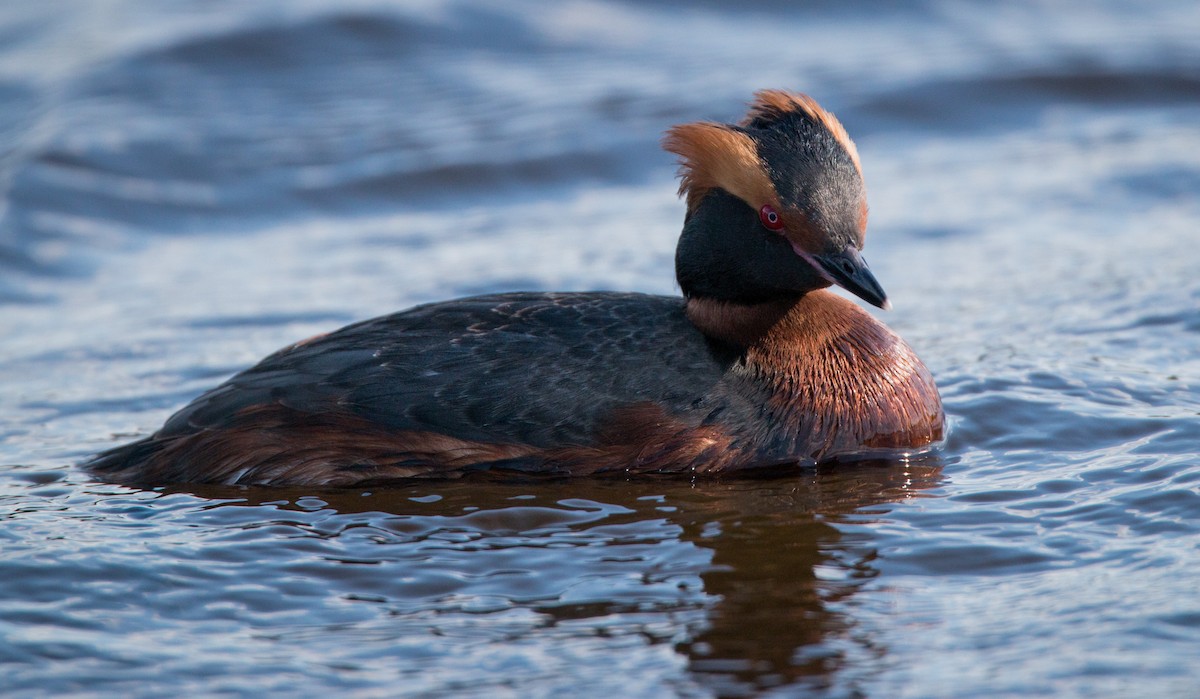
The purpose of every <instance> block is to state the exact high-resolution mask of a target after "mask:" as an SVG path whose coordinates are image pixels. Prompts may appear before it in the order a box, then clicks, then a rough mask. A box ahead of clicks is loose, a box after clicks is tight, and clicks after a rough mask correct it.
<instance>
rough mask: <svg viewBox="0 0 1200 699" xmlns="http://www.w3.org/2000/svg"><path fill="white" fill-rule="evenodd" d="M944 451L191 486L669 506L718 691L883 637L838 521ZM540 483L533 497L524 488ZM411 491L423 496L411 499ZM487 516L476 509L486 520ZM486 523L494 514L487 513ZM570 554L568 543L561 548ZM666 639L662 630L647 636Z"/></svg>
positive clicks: (811, 668)
mask: <svg viewBox="0 0 1200 699" xmlns="http://www.w3.org/2000/svg"><path fill="white" fill-rule="evenodd" d="M941 471H942V463H941V460H940V459H939V458H938V457H937V456H936V455H929V456H924V457H921V458H919V459H917V460H913V461H906V462H896V461H892V462H861V463H857V464H852V465H840V466H835V467H828V468H824V469H821V470H818V471H816V472H812V471H808V472H804V473H801V474H796V473H792V474H789V475H784V476H779V477H775V478H769V479H738V480H726V481H701V482H696V483H688V482H681V481H679V480H677V479H671V480H652V479H639V480H633V481H620V480H615V479H614V480H602V479H580V480H565V481H561V480H560V481H545V480H539V481H524V482H518V483H513V482H501V483H497V482H490V481H472V482H462V481H458V482H452V483H447V482H430V483H421V484H416V485H413V486H411V487H404V488H394V489H381V490H377V491H374V492H371V493H369V494H364V493H362V492H360V491H326V492H321V493H317V494H313V493H312V492H311V491H295V490H281V489H264V488H257V489H230V488H222V487H206V488H198V487H192V488H189V490H188V492H191V493H194V494H197V495H201V496H205V497H216V498H229V497H234V498H238V499H244V500H249V501H250V503H249V504H265V503H281V502H290V503H295V504H296V505H302V504H303V503H304V502H305V500H306V499H308V500H309V501H310V502H311V499H312V498H317V499H318V501H319V502H322V503H324V504H323V505H321V506H322V507H327V508H330V509H333V510H336V511H337V512H338V513H343V514H348V513H362V512H382V513H391V514H392V515H395V514H405V515H418V516H421V515H432V516H446V517H458V516H462V515H463V513H464V512H468V511H475V512H479V511H483V512H494V513H495V514H497V515H499V516H498V517H497V518H496V521H497V522H500V521H502V522H503V525H491V526H497V527H500V528H502V529H504V530H506V531H510V532H511V531H513V529H514V528H516V529H517V530H532V529H534V528H536V527H537V526H538V525H537V523H535V522H522V521H520V520H519V519H517V520H514V519H513V518H512V517H511V516H509V515H511V513H512V512H514V510H513V508H515V507H521V506H523V505H536V506H539V507H543V508H544V507H547V506H555V504H556V503H558V502H561V501H563V500H567V499H579V500H588V501H592V502H596V503H603V504H605V505H610V506H618V508H625V509H624V510H619V509H615V512H614V513H613V514H609V515H606V516H604V517H603V518H602V519H601V520H599V522H598V523H600V524H604V525H611V524H614V523H620V522H629V523H634V524H636V523H637V522H640V521H647V520H649V519H653V520H662V519H664V518H666V519H667V520H669V521H670V522H671V523H673V524H675V525H677V526H678V527H679V528H680V530H681V533H680V537H679V538H680V540H681V541H685V542H688V543H691V544H693V545H695V546H698V547H703V548H705V549H709V550H711V551H712V554H713V555H712V562H711V566H709V567H708V568H707V569H706V570H704V571H702V572H701V573H700V577H701V579H702V581H703V585H704V592H705V593H706V594H708V595H710V596H712V597H714V598H716V600H717V601H716V602H715V604H714V605H713V606H712V607H711V608H710V609H709V610H708V611H707V624H706V625H705V626H704V627H703V628H701V629H698V630H697V631H696V632H695V633H693V634H691V637H690V638H688V639H687V640H685V641H683V642H678V643H677V644H676V648H677V649H678V651H679V652H680V653H682V654H684V655H685V656H686V657H687V658H688V660H689V667H690V670H691V673H692V676H693V679H694V680H695V681H697V682H698V683H699V684H701V685H703V686H705V687H707V688H708V689H709V690H710V691H714V692H715V693H716V694H718V695H719V696H743V695H750V694H754V693H756V692H757V691H759V690H761V689H764V688H766V687H771V686H779V685H792V686H795V687H796V688H802V687H809V688H812V689H819V688H822V687H827V686H831V685H834V684H837V683H838V682H840V681H842V679H844V678H840V677H839V675H840V673H841V672H842V671H844V670H847V669H849V667H850V666H851V665H852V664H853V663H855V662H858V661H862V660H863V659H871V658H874V659H878V658H879V657H881V656H882V655H883V654H885V652H886V649H884V648H880V647H875V646H874V644H873V643H872V641H871V639H870V638H869V637H868V636H866V635H865V632H863V631H860V630H856V629H855V620H854V619H853V618H852V617H851V616H849V615H848V614H847V613H846V612H845V611H843V610H844V609H845V607H844V605H843V603H844V602H846V601H847V600H849V599H850V598H851V597H852V596H853V595H854V593H855V592H856V591H857V590H858V589H860V587H861V585H862V584H863V583H864V582H865V581H868V580H870V579H872V578H873V577H874V576H875V575H876V574H877V572H876V570H875V569H874V568H873V566H872V561H873V560H874V558H875V556H876V551H875V550H874V548H873V547H872V545H871V542H870V541H869V540H863V541H859V540H856V537H854V536H852V535H848V534H846V533H845V528H844V527H843V528H839V527H838V526H836V525H837V524H838V523H839V521H842V520H845V518H846V516H847V515H853V516H854V519H855V521H856V522H859V523H863V522H868V521H869V520H870V518H871V517H872V516H874V515H877V514H883V513H884V512H886V506H887V505H888V504H890V503H895V502H898V501H901V500H904V499H908V498H912V497H919V496H920V495H921V491H922V490H926V489H929V488H932V487H935V486H937V485H939V484H940V482H941ZM528 495H532V496H534V497H533V498H531V499H528V500H526V499H523V498H524V497H525V496H528ZM414 498H415V499H414ZM478 521H479V520H476V522H477V523H478ZM482 526H484V527H487V526H489V525H482ZM564 555H567V554H564ZM535 608H536V611H538V612H539V613H542V614H545V615H547V616H548V617H549V618H550V619H551V620H552V621H553V622H563V621H568V620H577V619H581V618H583V619H586V618H601V617H604V616H606V615H609V614H612V613H614V612H619V611H627V610H628V609H629V605H627V604H625V603H623V602H622V601H621V600H620V599H612V600H610V601H608V602H607V603H591V604H586V605H556V604H538V605H536V607H535ZM651 640H652V641H655V642H662V639H651Z"/></svg>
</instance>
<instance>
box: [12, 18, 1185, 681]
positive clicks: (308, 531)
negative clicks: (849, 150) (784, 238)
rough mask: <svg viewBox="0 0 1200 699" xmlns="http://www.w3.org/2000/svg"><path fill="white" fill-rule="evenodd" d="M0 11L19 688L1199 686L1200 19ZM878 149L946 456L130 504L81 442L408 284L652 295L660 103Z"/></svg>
mask: <svg viewBox="0 0 1200 699" xmlns="http://www.w3.org/2000/svg"><path fill="white" fill-rule="evenodd" d="M331 7H332V6H329V5H327V4H326V3H318V2H312V3H303V2H301V3H296V2H286V3H282V2H281V3H270V2H264V3H257V4H248V3H237V2H213V1H211V0H208V1H205V2H180V3H171V4H170V5H169V6H168V5H167V4H163V3H154V2H146V1H145V0H140V1H139V0H125V1H120V0H117V1H114V2H109V3H93V2H77V3H69V2H59V3H38V4H29V3H9V4H7V5H5V6H4V7H3V8H2V9H0V97H2V100H0V105H2V106H0V183H2V191H3V192H4V197H3V208H2V209H0V329H2V330H3V332H2V333H0V386H3V389H2V390H0V416H3V419H2V420H0V464H4V465H3V467H2V468H0V498H2V499H0V517H2V518H3V519H2V521H0V693H4V694H6V695H11V696H20V697H25V696H47V695H78V696H122V697H127V696H134V697H136V696H146V697H150V696H168V695H170V696H176V695H179V696H217V695H220V696H242V695H245V696H263V695H286V696H327V695H330V694H332V693H337V694H338V695H342V696H354V697H375V696H480V697H483V696H487V697H492V696H505V695H519V696H522V697H527V696H532V697H537V696H562V695H573V696H622V697H643V696H645V697H660V696H689V697H690V696H696V697H704V696H742V695H766V696H805V697H808V696H812V697H850V696H869V697H961V696H972V697H1030V696H1054V697H1075V696H1077V697H1092V696H1107V697H1115V696H1138V697H1141V696H1153V697H1190V696H1193V695H1194V692H1195V686H1196V683H1197V681H1198V680H1200V670H1198V669H1197V665H1196V662H1195V659H1196V657H1197V651H1198V649H1200V601H1197V598H1196V595H1195V582H1194V581H1195V580H1196V579H1198V578H1200V484H1198V482H1200V458H1198V457H1197V453H1198V451H1200V448H1198V445H1200V353H1198V352H1197V349H1196V348H1197V346H1198V343H1200V275H1197V269H1200V252H1197V241H1198V240H1200V238H1198V237H1197V235H1198V234H1197V230H1198V229H1200V200H1198V199H1197V196H1196V193H1197V191H1200V127H1198V126H1197V124H1200V39H1197V37H1198V36H1200V33H1198V32H1197V27H1200V6H1197V5H1196V4H1195V3H1187V2H1163V3H1157V4H1153V5H1146V4H1137V5H1133V4H1130V5H1129V6H1126V5H1125V4H1121V3H1091V2H1089V3H1073V4H1062V3H1056V4H1054V5H1053V7H1051V6H1050V5H1045V4H1041V3H1033V2H1030V3H1004V4H1002V5H995V4H991V3H978V4H964V3H955V4H949V3H945V4H943V3H937V2H928V3H921V4H917V5H910V6H907V7H905V8H894V7H892V6H891V5H888V4H877V3H860V4H846V3H827V4H825V3H822V4H816V5H813V6H811V7H807V8H803V9H801V8H793V7H791V6H790V5H789V4H786V3H770V2H761V3H754V2H752V3H740V4H738V6H737V7H736V8H726V7H723V6H721V5H718V4H715V3H714V4H704V5H700V6H694V5H693V4H690V3H672V2H655V3H644V4H639V5H628V4H620V3H615V2H600V1H593V2H579V3H561V4H556V5H555V6H553V7H551V8H548V7H545V6H543V5H541V4H535V3H521V2H516V3H506V4H505V5H504V8H503V9H497V8H495V7H492V5H491V4H490V3H482V2H472V1H469V0H464V1H462V2H435V1H431V2H421V3H408V2H406V3H396V4H395V5H390V4H388V3H382V2H369V1H366V0H363V1H357V2H353V3H340V4H338V5H337V7H338V9H330V8H331ZM761 87H791V88H796V89H803V90H805V91H808V92H810V93H812V94H814V95H815V96H817V97H818V98H819V99H820V100H821V101H822V102H823V103H824V104H825V105H826V106H827V107H830V108H831V109H833V110H834V111H835V112H837V113H838V114H839V116H840V117H841V118H842V120H843V122H844V123H845V124H846V125H847V127H848V128H849V130H850V132H851V135H852V136H853V137H854V138H855V140H856V141H857V143H858V145H859V150H860V153H861V155H862V159H863V163H864V167H865V169H866V175H867V183H868V187H869V190H870V198H871V206H872V222H871V231H870V234H869V236H868V245H867V249H866V256H867V258H868V259H869V260H870V261H871V265H872V268H873V269H874V270H875V272H876V274H877V276H878V277H879V279H880V280H881V281H882V283H883V285H884V288H886V289H887V290H888V292H889V295H890V296H891V298H892V300H893V302H894V303H895V305H896V308H897V310H896V311H893V312H890V313H887V314H883V315H881V318H883V319H884V320H885V322H887V323H888V324H889V325H891V326H892V327H893V328H895V329H896V330H897V331H898V332H900V333H901V334H902V335H903V336H904V337H905V338H906V339H907V340H908V341H909V342H910V343H911V344H912V345H913V346H914V347H915V348H917V350H918V351H919V352H920V353H921V355H922V356H923V357H924V359H925V360H926V362H927V363H928V364H929V365H930V367H931V369H932V370H933V372H934V374H935V376H936V377H937V379H938V382H939V384H940V386H941V387H942V390H943V393H944V397H945V402H946V408H947V413H948V417H949V420H950V425H951V431H950V435H949V438H948V440H947V442H946V444H945V445H944V447H943V448H942V449H941V450H940V451H939V452H938V453H936V454H934V455H932V456H930V457H928V458H924V459H922V460H919V461H914V462H909V463H895V462H893V463H884V464H878V463H876V464H863V465H859V466H855V467H852V468H842V469H822V470H819V471H816V472H805V473H801V474H796V475H793V476H786V477H781V478H774V479H766V480H741V481H733V482H724V483H697V484H692V483H687V482H679V481H673V480H663V481H657V480H650V481H639V482H630V483H627V482H620V481H614V480H600V481H569V482H553V483H469V484H456V483H444V484H439V483H423V484H420V485H414V486H412V487H406V488H396V489H391V490H376V491H371V492H357V491H356V492H319V491H298V490H275V489H247V490H239V489H165V490H157V491H149V492H147V491H138V490H131V489H127V488H123V487H118V486H111V485H105V484H98V483H95V482H92V481H90V480H89V479H88V477H87V476H86V475H85V474H83V473H81V472H80V471H79V470H78V469H77V468H75V467H74V466H73V464H74V463H77V462H78V461H79V460H81V459H83V458H85V457H86V456H87V455H89V454H91V453H94V452H96V451H98V450H100V449H103V448H105V447H108V446H111V445H113V444H116V443H119V442H123V441H126V440H128V439H129V438H131V437H133V436H135V435H140V434H145V433H147V432H149V431H152V430H153V429H154V428H155V427H157V426H158V425H159V424H160V423H161V422H162V420H163V419H164V418H165V417H166V416H167V415H168V414H169V413H170V412H172V411H173V410H174V409H176V408H178V407H179V406H181V405H182V404H184V403H185V402H186V401H187V400H189V399H190V398H191V397H193V396H194V395H196V394H198V393H199V392H201V391H202V390H204V389H205V388H208V387H210V386H212V385H214V384H216V383H218V382H219V381H220V380H221V379H222V378H223V377H225V376H227V375H229V374H230V373H232V372H234V371H236V370H238V369H240V368H243V367H245V366H247V365H249V364H251V363H253V362H254V361H256V360H257V359H258V358H259V357H261V356H263V355H265V354H267V353H268V352H270V351H272V350H274V349H276V348H277V347H280V346H282V345H284V344H287V343H289V342H292V341H294V340H296V339H299V338H302V337H305V336H307V335H310V334H312V333H316V332H320V331H324V330H328V329H331V328H334V327H337V326H339V325H341V324H344V323H346V322H349V321H351V320H353V319H358V318H364V317H369V316H372V315H377V314H381V313H385V312H388V311H391V310H396V309H399V308H403V307H405V306H408V305H412V304H414V303H418V302H423V301H429V300H435V299H441V298H448V297H453V296H459V295H464V294H468V293H475V292H483V291H500V290H511V289H595V288H608V289H629V290H641V291H651V292H659V293H672V291H673V282H672V278H671V256H672V250H673V245H674V241H675V235H676V233H677V231H678V228H679V225H680V221H681V218H682V208H683V207H682V204H681V203H679V202H678V201H677V200H676V199H675V198H674V196H673V191H674V181H673V179H672V172H673V164H672V161H671V158H670V156H668V155H667V154H665V153H662V152H661V151H659V150H658V148H657V139H658V137H659V135H660V134H661V132H662V130H663V129H664V128H666V127H667V126H669V125H670V124H673V123H678V122H681V121H687V120H695V119H701V118H714V119H729V118H732V117H734V116H736V115H737V114H738V113H739V112H740V110H741V109H742V106H743V104H744V102H745V100H746V99H747V98H748V97H749V95H750V93H751V92H752V91H753V90H755V89H758V88H761Z"/></svg>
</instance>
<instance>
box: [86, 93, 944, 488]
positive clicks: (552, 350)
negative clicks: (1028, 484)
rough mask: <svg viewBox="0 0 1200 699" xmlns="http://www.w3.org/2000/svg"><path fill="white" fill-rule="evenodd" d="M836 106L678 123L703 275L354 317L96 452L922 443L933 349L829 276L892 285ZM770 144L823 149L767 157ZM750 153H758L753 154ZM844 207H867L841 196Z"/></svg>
mask: <svg viewBox="0 0 1200 699" xmlns="http://www.w3.org/2000/svg"><path fill="white" fill-rule="evenodd" d="M819 110H820V108H819V107H816V105H815V103H814V102H811V100H807V98H803V97H801V96H793V95H788V94H787V93H761V94H760V96H759V102H758V103H757V104H756V106H755V108H754V110H752V112H751V117H750V118H749V119H748V120H747V122H744V123H743V126H741V127H726V126H722V125H712V124H692V125H686V126H683V127H677V128H676V129H675V130H674V131H673V132H672V134H671V135H670V136H669V137H668V147H669V148H671V149H672V150H675V151H676V152H678V153H680V154H681V155H682V156H683V159H684V165H685V171H684V191H685V193H687V194H688V201H689V212H688V219H687V221H686V223H685V228H684V233H683V236H682V237H681V240H680V246H679V251H678V253H677V265H676V266H677V272H678V276H679V279H680V284H681V286H682V287H683V289H684V293H685V298H678V297H665V296H649V295H644V294H629V293H612V292H596V293H560V294H533V293H524V294H521V293H518V294H502V295H493V296H481V297H474V298H468V299H459V300H454V301H447V302H442V303H435V304H429V305H425V306H420V307H417V308H414V309H411V310H408V311H404V312H400V313H396V314H393V315H389V316H384V317H381V318H376V319H374V320H369V321H365V322H362V323H357V324H354V325H351V326H348V327H346V328H343V329H341V330H339V331H336V332H334V333H331V334H329V335H325V336H320V337H317V338H314V339H312V340H309V341H306V342H302V343H298V344H296V345H293V346H291V347H287V348H285V349H283V350H280V351H279V352H277V353H275V354H273V355H271V356H270V357H267V358H266V359H264V360H263V361H262V362H261V363H259V364H258V365H257V366H255V367H253V368H251V369H248V370H246V371H244V372H242V373H240V374H238V375H236V376H234V377H233V378H231V379H230V380H229V381H227V382H226V383H224V384H222V385H221V386H219V387H217V388H215V389H213V390H212V391H209V392H208V393H206V394H204V395H203V396H200V397H199V398H197V399H196V400H195V401H193V402H192V403H191V404H190V405H188V406H187V407H185V408H183V409H182V410H181V411H179V412H178V413H176V414H175V415H174V416H173V417H171V418H170V419H169V420H168V421H167V422H166V424H165V425H164V426H163V427H162V428H161V429H160V430H159V431H158V432H156V433H155V434H154V435H151V436H150V437H147V438H145V439H143V440H141V441H139V442H135V443H133V444H130V445H126V446H123V447H119V448H117V449H114V450H112V451H109V452H107V453H105V454H102V455H100V456H99V457H97V458H96V459H95V460H93V461H92V462H91V464H90V468H91V469H92V471H93V472H94V473H96V474H98V475H100V476H101V477H104V478H106V479H109V480H114V481H118V482H128V483H139V484H158V483H168V482H216V483H244V484H314V485H328V486H347V485H361V484H367V483H379V482H387V481H395V480H402V479H408V478H418V477H456V476H461V475H463V474H466V473H470V472H472V471H478V470H485V469H486V470H498V469H503V470H518V471H525V472H539V473H553V474H562V475H582V474H593V473H602V472H618V473H640V472H655V473H664V472H665V473H680V472H682V473H726V472H732V471H741V470H747V469H753V468H758V467H763V466H775V465H780V464H785V463H811V462H815V461H820V460H825V459H830V458H834V457H842V456H847V455H852V454H857V453H862V452H864V451H869V450H874V449H902V450H903V449H916V448H921V447H924V446H927V445H928V444H930V443H932V442H934V441H936V440H937V439H940V437H941V431H942V409H941V403H940V399H939V398H938V394H937V389H936V387H935V385H934V383H933V380H932V377H931V376H930V374H929V372H928V370H927V369H926V368H925V366H924V365H923V364H922V363H921V362H920V360H919V359H918V358H917V357H916V355H915V354H914V353H913V352H912V350H911V349H910V348H909V347H908V346H907V345H906V344H905V343H904V342H903V341H902V340H901V339H900V338H899V337H897V336H896V335H895V334H894V333H892V332H891V331H889V330H888V329H887V328H886V327H884V326H883V325H882V324H880V323H879V322H878V321H876V320H874V319H873V318H872V317H871V316H870V315H869V314H867V313H866V312H864V311H863V310H861V309H860V308H858V307H857V306H856V305H855V304H853V303H852V302H850V301H848V300H846V299H843V298H841V297H839V296H837V295H835V294H832V293H830V292H828V291H824V290H822V288H821V287H824V286H828V284H829V282H830V281H835V282H837V283H839V284H841V285H843V286H846V287H847V288H849V289H851V290H852V291H854V292H855V293H858V294H859V295H862V296H864V298H867V299H868V300H871V301H872V302H874V303H877V304H880V305H883V304H886V300H885V298H884V297H883V294H882V290H880V289H879V287H878V284H877V283H876V282H875V281H874V278H873V277H871V276H870V273H869V271H867V270H866V267H865V264H863V263H862V261H861V258H860V257H858V255H857V249H856V247H855V246H861V230H862V228H863V227H865V223H866V221H865V215H866V210H865V203H864V202H865V199H864V198H863V197H862V194H861V191H859V190H857V189H854V184H855V183H856V182H857V183H858V184H857V186H858V187H859V189H861V179H860V177H861V176H860V174H859V173H858V172H857V168H858V161H857V155H856V154H855V153H854V152H853V144H851V143H849V141H848V138H845V137H844V131H842V130H841V127H840V125H837V123H836V121H834V120H832V115H828V113H826V112H824V111H819ZM794 117H796V118H794ZM756 120H757V122H761V123H760V124H759V126H758V127H755V126H754V124H755V123H756ZM785 120H791V121H795V122H796V123H795V124H790V123H789V124H786V125H785V126H787V127H788V128H784V129H783V135H782V136H779V135H778V134H775V133H774V131H772V129H773V128H775V127H777V126H779V124H780V123H781V122H783V121H785ZM831 124H833V125H836V128H833V127H831V126H830V125H831ZM764 125H765V126H764ZM689 129H690V131H689ZM755 129H758V130H759V131H763V133H762V134H758V135H757V136H756V135H755V134H754V130H755ZM810 132H811V133H810ZM797 134H799V135H797ZM806 134H807V136H806ZM814 134H816V135H815V136H814ZM752 137H753V138H752ZM802 137H803V138H802ZM772 138H774V139H775V140H776V141H778V140H779V138H783V139H784V141H783V143H784V145H783V146H779V144H778V143H775V145H771V144H772V143H773V142H772V141H771V139H772ZM788 138H790V139H791V141H793V142H788V140H787V139H788ZM805 138H807V139H808V140H813V139H814V138H815V143H816V144H817V145H818V146H819V148H816V149H813V148H810V147H809V146H808V145H807V144H806V141H805ZM764 144H765V145H764ZM847 146H848V147H847ZM768 147H781V148H783V149H784V152H785V153H786V151H787V150H788V149H796V148H801V149H802V150H803V152H804V153H808V152H810V151H812V152H815V153H816V156H813V157H814V158H816V161H817V162H816V164H815V165H814V164H812V163H809V164H807V165H805V164H803V163H801V165H795V164H794V163H793V162H792V161H791V160H789V159H783V160H782V164H779V163H776V164H775V165H774V166H772V160H771V159H770V158H769V157H768V156H767V155H764V153H763V152H762V151H763V150H765V149H766V148H768ZM747 149H750V150H747ZM753 149H757V150H758V152H757V153H755V152H754V150H753ZM822 149H824V150H822ZM750 156H754V157H755V158H757V159H758V160H757V162H758V163H759V164H760V166H761V169H760V171H757V172H751V173H749V174H747V173H745V172H742V171H741V170H739V168H746V167H755V163H754V162H747V159H748V158H750ZM830 158H833V160H830ZM839 158H840V160H839ZM722 159H724V160H725V161H729V162H721V161H722ZM739 159H740V160H739ZM847 166H850V167H849V168H848V167H847ZM788 167H791V168H792V169H793V170H796V172H788ZM814 167H815V168H817V170H816V171H815V174H814V172H813V168H814ZM797 168H798V169H797ZM851 168H852V169H851ZM827 172H834V173H835V174H836V175H837V176H836V177H833V178H829V177H825V176H824V175H825V174H826V173H827ZM731 178H732V179H731ZM772 178H774V179H775V180H777V181H776V182H774V183H772ZM842 180H845V181H844V182H843V181H842ZM846 182H850V185H846ZM797 183H798V184H797ZM846 186H850V189H851V190H853V191H849V192H847V191H844V190H845V187H846ZM768 187H769V190H770V191H767V188H768ZM747 192H750V193H749V194H748V193H747ZM754 196H757V197H759V199H762V206H761V208H760V207H759V206H758V200H757V199H756V200H754V205H748V203H747V202H748V200H749V198H750V197H754ZM814 196H815V197H816V201H817V204H816V205H808V204H807V203H808V202H811V201H813V200H814V199H813V197H814ZM763 197H766V198H765V199H763ZM847 212H849V215H850V216H851V217H852V218H853V219H854V220H853V222H852V225H853V226H855V227H854V228H850V227H847V226H848V225H850V224H847V223H846V222H845V221H844V220H840V219H839V220H834V219H835V218H836V216H835V215H841V214H846V213H847ZM771 216H774V218H771ZM841 218H843V219H844V218H845V216H841ZM823 219H828V220H823ZM838 226H841V228H838ZM831 231H832V232H831Z"/></svg>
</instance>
